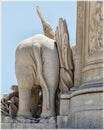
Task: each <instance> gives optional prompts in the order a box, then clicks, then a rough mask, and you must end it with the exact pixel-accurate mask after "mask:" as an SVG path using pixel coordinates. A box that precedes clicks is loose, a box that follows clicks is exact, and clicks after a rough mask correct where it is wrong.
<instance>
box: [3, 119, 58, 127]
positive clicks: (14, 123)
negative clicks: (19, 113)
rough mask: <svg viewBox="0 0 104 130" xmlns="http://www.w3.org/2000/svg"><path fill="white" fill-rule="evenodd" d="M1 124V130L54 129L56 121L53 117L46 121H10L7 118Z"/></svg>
mask: <svg viewBox="0 0 104 130" xmlns="http://www.w3.org/2000/svg"><path fill="white" fill-rule="evenodd" d="M1 124H2V125H1V128H2V129H55V128H56V119H55V118H54V117H50V118H47V119H45V118H44V119H41V118H39V119H36V118H29V117H28V118H24V117H17V118H15V119H12V118H11V117H9V116H7V117H4V118H3V119H2V123H1Z"/></svg>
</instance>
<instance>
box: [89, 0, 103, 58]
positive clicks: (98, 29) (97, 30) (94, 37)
mask: <svg viewBox="0 0 104 130" xmlns="http://www.w3.org/2000/svg"><path fill="white" fill-rule="evenodd" d="M102 47H103V4H102V2H91V3H90V24H89V48H88V54H89V56H90V55H92V54H94V53H95V52H96V51H99V49H102Z"/></svg>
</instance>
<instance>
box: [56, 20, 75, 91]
mask: <svg viewBox="0 0 104 130" xmlns="http://www.w3.org/2000/svg"><path fill="white" fill-rule="evenodd" d="M55 38H56V44H57V47H58V53H59V59H60V81H59V88H60V90H61V92H67V91H69V90H70V88H71V87H73V81H74V79H73V70H74V68H73V58H72V50H71V47H70V43H69V34H68V29H67V24H66V21H65V20H63V19H62V18H60V19H59V24H58V26H57V28H56V33H55Z"/></svg>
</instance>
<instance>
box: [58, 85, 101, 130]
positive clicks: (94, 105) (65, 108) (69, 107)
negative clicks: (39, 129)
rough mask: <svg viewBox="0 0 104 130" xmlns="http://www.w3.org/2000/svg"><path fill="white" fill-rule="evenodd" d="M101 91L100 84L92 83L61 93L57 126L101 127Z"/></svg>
mask: <svg viewBox="0 0 104 130" xmlns="http://www.w3.org/2000/svg"><path fill="white" fill-rule="evenodd" d="M102 92H103V88H102V84H92V85H87V86H84V87H82V88H80V89H78V90H76V91H74V92H72V93H67V94H62V95H61V101H60V102H61V104H60V105H61V106H60V116H58V117H57V124H58V128H72V129H73V128H76V129H77V128H79V129H101V128H103V122H102V121H103V115H102V111H103V105H102V103H103V93H102ZM63 103H64V105H63Z"/></svg>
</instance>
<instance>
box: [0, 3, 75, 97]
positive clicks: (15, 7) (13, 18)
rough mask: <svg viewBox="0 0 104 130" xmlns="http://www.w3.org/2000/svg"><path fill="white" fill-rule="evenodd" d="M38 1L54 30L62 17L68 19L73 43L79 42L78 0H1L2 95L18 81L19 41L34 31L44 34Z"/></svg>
mask: <svg viewBox="0 0 104 130" xmlns="http://www.w3.org/2000/svg"><path fill="white" fill-rule="evenodd" d="M37 5H38V6H39V7H40V10H41V12H42V14H43V16H44V17H45V19H46V20H47V21H48V22H49V23H50V24H51V25H52V27H53V29H54V30H55V29H56V26H57V25H58V20H59V18H60V17H62V18H64V19H66V21H67V24H68V29H69V35H70V43H71V46H72V45H74V44H75V43H76V9H77V3H76V2H74V1H72V2H71V1H67V2H54V1H53V2H45V1H44V2H42V1H40V2H2V6H1V7H2V8H1V14H2V19H1V22H2V24H1V25H2V29H1V32H2V35H1V38H2V44H1V47H2V48H1V50H2V53H1V54H2V55H1V62H2V68H1V70H2V83H1V86H2V87H1V88H2V94H1V96H2V95H3V94H6V93H9V92H11V89H10V87H11V85H13V84H14V85H15V84H17V80H16V77H15V68H14V65H15V50H16V47H17V45H18V43H19V42H20V41H21V40H24V39H25V38H28V37H31V36H33V35H35V34H43V31H42V25H41V22H40V19H39V17H38V15H37V13H36V10H35V7H36V6H37Z"/></svg>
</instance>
